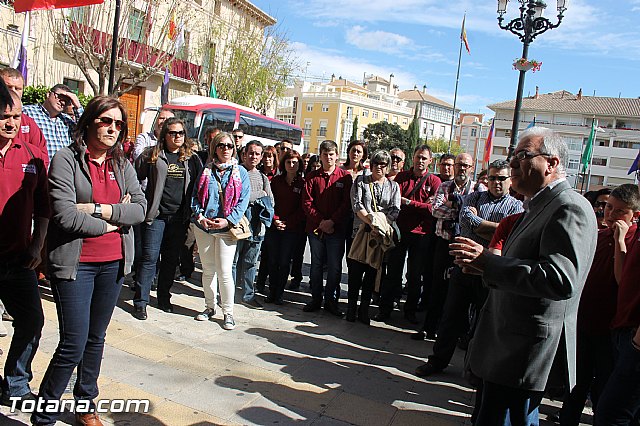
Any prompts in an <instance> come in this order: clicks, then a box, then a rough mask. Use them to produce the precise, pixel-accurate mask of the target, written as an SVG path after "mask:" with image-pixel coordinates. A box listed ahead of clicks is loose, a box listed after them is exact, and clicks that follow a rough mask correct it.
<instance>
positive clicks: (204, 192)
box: [197, 158, 242, 217]
mask: <svg viewBox="0 0 640 426" xmlns="http://www.w3.org/2000/svg"><path fill="white" fill-rule="evenodd" d="M214 167H215V168H216V171H214V170H213V168H214ZM229 169H231V171H230V173H231V176H229V180H228V182H227V185H226V187H225V188H224V189H223V191H222V192H223V197H224V199H222V200H220V204H221V206H222V212H223V214H224V217H228V216H229V215H230V214H231V212H232V211H233V209H234V208H235V207H236V206H237V205H238V202H239V201H240V193H241V192H242V179H241V178H240V169H239V168H238V160H236V159H235V158H232V159H231V160H229V162H227V163H221V162H220V161H218V160H217V159H214V160H213V162H210V163H207V165H206V166H205V168H204V170H203V171H202V174H201V175H200V180H199V181H198V192H197V197H198V201H199V202H200V205H201V206H202V208H203V209H206V207H207V204H208V202H209V197H210V194H209V184H210V183H211V179H212V177H213V173H216V172H217V171H224V170H229ZM214 179H216V178H214ZM216 180H217V179H216Z"/></svg>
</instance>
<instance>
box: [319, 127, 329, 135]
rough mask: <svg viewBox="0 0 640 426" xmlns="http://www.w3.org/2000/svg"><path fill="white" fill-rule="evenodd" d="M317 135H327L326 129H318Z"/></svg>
mask: <svg viewBox="0 0 640 426" xmlns="http://www.w3.org/2000/svg"><path fill="white" fill-rule="evenodd" d="M318 136H327V129H325V128H322V129H318Z"/></svg>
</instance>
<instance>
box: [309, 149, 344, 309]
mask: <svg viewBox="0 0 640 426" xmlns="http://www.w3.org/2000/svg"><path fill="white" fill-rule="evenodd" d="M337 160H338V145H337V144H336V143H335V142H334V141H330V140H326V141H324V142H322V143H321V144H320V161H321V162H322V168H320V169H318V170H315V171H313V172H311V173H309V176H308V177H307V181H306V183H305V187H304V192H303V194H302V208H303V209H304V212H305V214H306V215H307V226H306V232H307V233H308V234H309V245H310V247H311V273H310V276H309V284H310V285H311V295H312V299H311V302H309V303H307V304H306V305H305V307H304V311H305V312H313V311H317V310H318V309H320V307H321V306H322V299H323V291H322V287H323V285H322V271H323V268H324V265H325V264H326V265H327V285H326V287H325V288H324V309H325V310H326V311H327V312H329V313H331V314H333V315H336V316H339V317H340V316H342V315H343V313H342V312H341V311H340V309H339V307H338V300H337V298H336V289H337V288H339V286H340V278H341V276H342V256H343V255H344V249H345V238H346V232H347V212H348V211H349V209H351V199H350V192H351V175H350V174H349V172H347V171H346V170H344V169H341V168H340V167H338V166H337V164H336V162H337Z"/></svg>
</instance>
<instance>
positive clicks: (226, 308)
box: [191, 132, 251, 330]
mask: <svg viewBox="0 0 640 426" xmlns="http://www.w3.org/2000/svg"><path fill="white" fill-rule="evenodd" d="M193 192H194V194H193V197H192V200H191V208H192V210H193V213H194V216H193V218H192V220H193V222H194V223H195V225H196V229H195V234H196V242H197V243H198V252H199V253H200V261H201V262H202V289H203V290H204V303H205V309H204V311H202V312H200V313H199V314H197V315H196V317H195V319H196V320H197V321H207V320H213V317H214V315H215V313H216V304H217V300H216V299H217V293H218V291H217V290H218V288H217V287H218V286H219V287H220V302H221V303H220V304H221V307H222V314H223V315H224V317H223V323H222V327H223V328H224V329H225V330H233V329H234V328H235V326H236V323H235V320H234V318H233V297H234V294H235V289H234V284H233V273H232V266H233V258H234V256H235V254H236V245H237V240H236V239H234V238H233V237H232V236H231V235H230V233H229V228H230V227H233V226H235V225H237V224H238V223H239V222H240V220H241V219H242V217H243V216H244V213H245V211H246V210H247V207H249V197H250V196H251V183H250V182H249V175H248V174H247V171H246V170H245V168H244V167H240V166H239V165H238V160H236V145H235V143H234V141H233V139H232V137H231V135H230V134H229V133H226V132H221V133H218V134H217V135H216V136H215V137H214V138H213V140H212V141H211V145H210V146H209V161H208V162H207V164H206V165H205V166H204V169H203V170H202V173H201V174H200V177H199V178H198V182H197V184H196V187H195V188H194V191H193ZM216 278H217V280H216Z"/></svg>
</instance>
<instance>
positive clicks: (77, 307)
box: [31, 260, 124, 424]
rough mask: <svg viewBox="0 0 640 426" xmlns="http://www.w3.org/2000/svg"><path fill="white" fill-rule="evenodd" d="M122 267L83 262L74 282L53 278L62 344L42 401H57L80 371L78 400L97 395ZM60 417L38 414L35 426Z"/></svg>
mask: <svg viewBox="0 0 640 426" xmlns="http://www.w3.org/2000/svg"><path fill="white" fill-rule="evenodd" d="M123 269H124V267H123V262H122V261H118V260H117V261H114V262H103V263H80V264H79V265H78V273H77V275H76V279H75V280H59V279H54V280H52V282H51V291H52V293H53V298H54V300H55V302H56V309H57V312H58V326H59V329H60V342H59V343H58V347H57V349H56V351H55V353H54V354H53V358H52V359H51V362H50V363H49V368H47V372H46V373H45V375H44V378H43V379H42V384H41V385H40V394H39V398H42V399H44V400H46V401H49V400H59V399H60V397H62V394H63V393H64V390H65V388H66V386H67V384H68V383H69V379H70V378H71V373H73V370H74V368H76V366H77V367H78V378H77V379H76V384H75V387H74V388H73V396H74V398H75V399H76V400H82V401H90V404H91V405H92V404H93V402H92V401H93V399H94V398H96V397H97V396H98V375H99V374H100V365H101V363H102V354H103V351H104V338H105V335H106V332H107V326H108V325H109V322H110V321H111V315H112V314H113V309H114V307H115V306H116V302H117V301H118V295H119V294H120V289H121V287H122V282H123V280H124V277H123ZM59 416H60V413H46V412H42V413H39V412H34V414H33V416H32V417H31V420H32V422H34V423H36V422H37V423H44V424H49V423H55V421H56V419H57V418H58V417H59Z"/></svg>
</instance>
